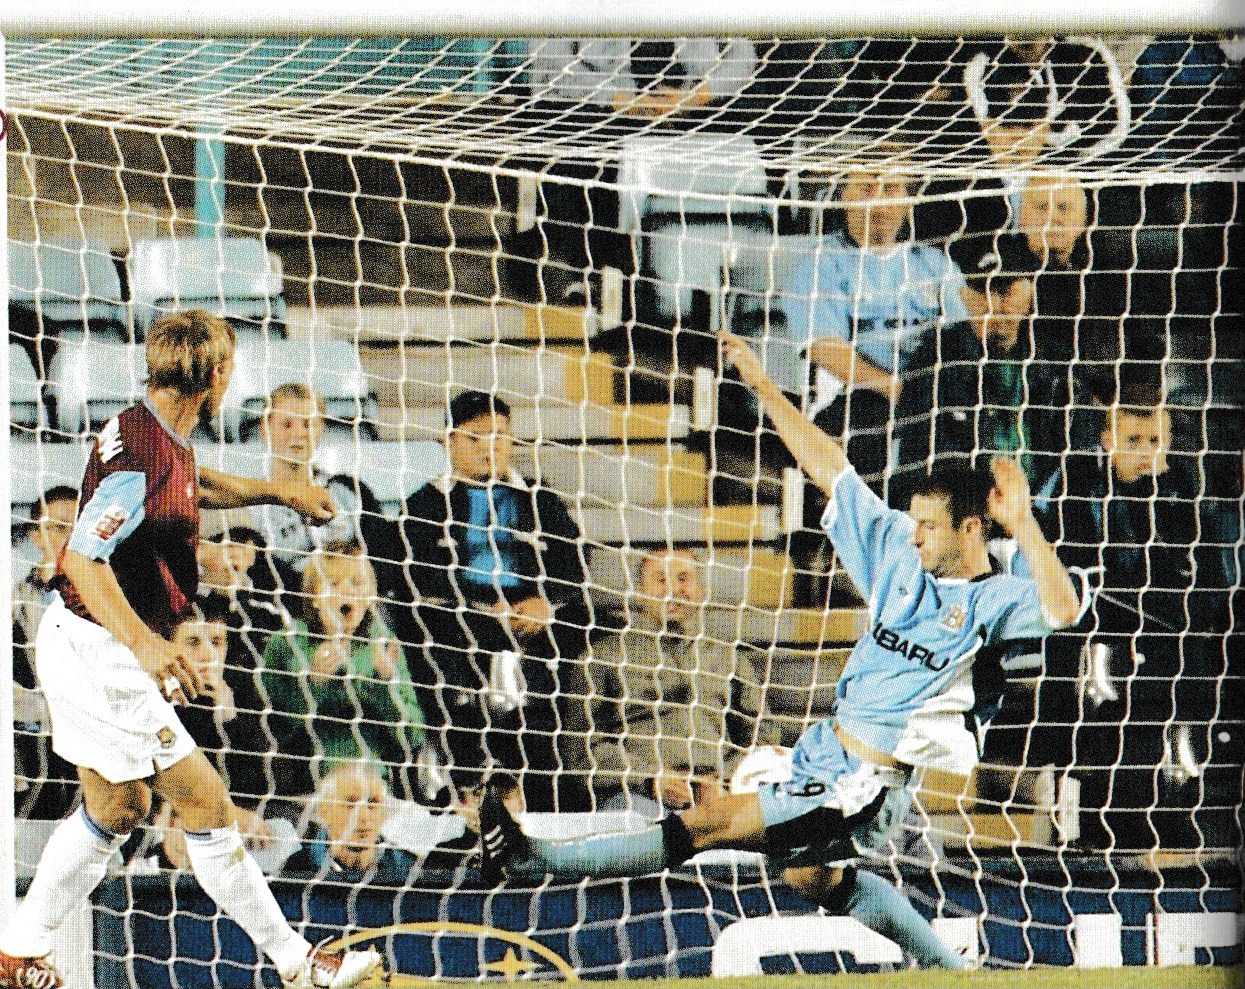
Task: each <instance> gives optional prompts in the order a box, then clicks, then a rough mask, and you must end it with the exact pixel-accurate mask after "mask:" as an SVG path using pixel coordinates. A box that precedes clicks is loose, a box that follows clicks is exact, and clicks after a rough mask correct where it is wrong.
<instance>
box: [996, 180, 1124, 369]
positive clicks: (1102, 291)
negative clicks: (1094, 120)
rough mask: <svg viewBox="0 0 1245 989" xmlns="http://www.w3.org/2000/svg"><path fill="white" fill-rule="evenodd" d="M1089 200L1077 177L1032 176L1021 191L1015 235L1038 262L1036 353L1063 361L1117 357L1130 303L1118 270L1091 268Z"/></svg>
mask: <svg viewBox="0 0 1245 989" xmlns="http://www.w3.org/2000/svg"><path fill="white" fill-rule="evenodd" d="M1093 205H1094V203H1093V200H1092V198H1091V197H1090V195H1089V192H1088V190H1087V189H1086V188H1085V187H1084V186H1083V185H1082V184H1081V183H1080V182H1079V181H1078V180H1077V179H1075V178H1051V177H1040V176H1039V177H1034V178H1031V179H1030V180H1029V181H1028V182H1027V183H1026V185H1025V188H1024V191H1023V192H1022V193H1021V196H1020V213H1019V215H1020V222H1019V232H1020V234H1021V235H1023V236H1024V238H1025V241H1026V242H1027V243H1028V245H1029V249H1030V250H1031V251H1032V252H1033V254H1034V255H1035V256H1036V257H1037V259H1038V264H1039V268H1038V272H1037V280H1036V283H1035V301H1034V309H1035V313H1036V321H1037V327H1038V329H1037V337H1038V342H1039V353H1038V358H1039V359H1040V360H1044V361H1048V362H1051V363H1053V364H1063V365H1067V364H1068V363H1070V362H1071V361H1073V360H1076V361H1082V362H1089V363H1100V362H1106V361H1114V360H1116V359H1117V358H1118V357H1119V356H1120V346H1119V343H1118V341H1117V339H1116V337H1117V336H1118V332H1119V317H1120V316H1121V315H1122V314H1123V313H1124V312H1125V311H1126V309H1127V308H1128V303H1127V300H1126V291H1127V283H1126V280H1125V274H1124V272H1122V271H1109V270H1102V266H1101V265H1100V266H1099V270H1094V269H1093V268H1091V265H1090V252H1089V232H1090V231H1091V230H1092V229H1093V227H1094V209H1093Z"/></svg>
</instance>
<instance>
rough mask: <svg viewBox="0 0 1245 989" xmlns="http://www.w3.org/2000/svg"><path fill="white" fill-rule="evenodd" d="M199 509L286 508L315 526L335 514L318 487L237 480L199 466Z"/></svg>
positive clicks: (255, 479)
mask: <svg viewBox="0 0 1245 989" xmlns="http://www.w3.org/2000/svg"><path fill="white" fill-rule="evenodd" d="M198 471H199V507H200V508H245V507H247V506H248V505H289V507H290V508H292V509H294V510H295V511H296V512H298V513H299V514H300V515H302V516H303V518H305V519H307V520H308V521H310V522H314V523H323V522H327V521H328V520H329V519H331V518H332V517H333V515H334V514H335V510H334V507H333V497H332V495H330V494H329V493H328V490H327V489H325V488H322V487H321V486H320V485H318V484H302V483H294V482H290V483H283V484H280V485H277V484H274V483H273V482H272V481H268V480H264V479H261V478H254V477H238V476H237V475H236V474H224V473H222V472H220V471H216V470H212V469H211V468H208V467H203V466H200V467H199V468H198Z"/></svg>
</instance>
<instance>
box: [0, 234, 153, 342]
mask: <svg viewBox="0 0 1245 989" xmlns="http://www.w3.org/2000/svg"><path fill="white" fill-rule="evenodd" d="M8 250H9V303H10V305H12V306H14V307H15V308H17V309H19V310H28V311H29V312H30V313H32V314H33V315H34V316H35V318H36V319H38V320H39V321H41V323H42V325H43V326H44V328H45V331H46V332H49V333H52V332H56V333H58V334H59V335H61V336H64V335H65V334H66V333H68V332H79V333H83V332H88V331H89V332H92V333H109V334H112V335H115V336H117V337H120V338H122V339H124V338H125V337H126V335H127V334H128V326H129V316H128V312H127V309H126V305H125V302H124V301H123V300H122V297H121V279H120V277H119V276H118V274H117V267H116V265H115V264H114V263H113V259H112V255H111V254H110V253H109V250H108V248H107V247H104V246H102V245H98V244H90V243H74V244H61V243H40V244H27V243H24V242H22V241H17V240H10V241H9V247H8Z"/></svg>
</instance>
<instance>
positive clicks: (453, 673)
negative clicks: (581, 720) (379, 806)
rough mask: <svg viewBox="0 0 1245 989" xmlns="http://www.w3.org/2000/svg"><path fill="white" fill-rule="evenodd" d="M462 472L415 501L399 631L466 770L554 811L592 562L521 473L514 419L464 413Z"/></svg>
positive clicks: (552, 499) (490, 400) (495, 404)
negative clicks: (571, 665) (566, 685)
mask: <svg viewBox="0 0 1245 989" xmlns="http://www.w3.org/2000/svg"><path fill="white" fill-rule="evenodd" d="M449 419H450V434H449V440H448V444H447V445H448V447H449V460H450V472H449V474H448V476H446V477H443V478H439V479H437V480H434V481H431V482H429V483H428V484H426V485H424V487H422V488H420V489H419V490H418V491H416V492H415V493H414V494H412V495H411V497H410V498H408V499H407V501H406V506H405V509H404V511H403V515H402V523H401V532H402V542H401V543H400V544H399V545H397V546H394V547H392V548H391V549H390V550H389V551H387V552H386V554H385V555H386V558H387V559H389V560H392V561H395V563H397V564H399V565H398V566H396V567H394V568H393V569H390V568H386V569H385V572H386V573H389V574H391V575H392V577H393V578H394V580H393V583H392V585H391V586H388V587H385V588H382V590H383V591H384V592H385V594H386V596H387V597H389V598H391V599H392V600H394V601H395V602H397V603H400V604H404V605H406V606H408V607H407V608H406V609H405V614H404V615H403V616H402V620H401V623H400V624H399V626H398V631H399V633H400V634H401V637H402V640H403V641H406V642H413V641H420V642H422V641H425V640H427V641H428V642H429V643H430V647H431V649H430V653H429V656H430V659H431V665H430V666H429V667H427V668H424V669H420V670H417V679H418V682H420V683H421V684H422V685H424V686H425V687H427V688H429V689H430V690H431V689H432V688H435V694H432V695H429V694H426V695H425V696H431V697H432V698H433V699H435V707H433V706H430V708H429V710H430V711H436V712H437V714H436V716H434V720H437V721H438V723H439V724H441V725H443V726H445V728H446V743H447V745H448V749H449V752H450V754H451V756H452V762H453V765H455V766H458V767H463V768H480V767H482V766H483V765H484V764H485V760H488V759H491V760H493V761H495V762H496V763H497V764H498V765H499V767H500V768H504V769H507V770H510V771H512V772H515V773H517V774H519V776H520V779H521V780H522V783H523V788H524V793H525V795H526V797H527V800H528V803H529V804H530V805H531V806H532V807H533V808H535V809H549V808H550V807H551V806H552V803H553V792H554V780H553V776H554V774H555V772H556V771H557V769H558V760H557V754H556V746H555V735H556V733H557V731H558V725H559V718H558V713H557V707H556V698H557V696H558V676H559V667H560V664H561V663H562V662H563V661H573V660H576V659H578V657H579V656H580V655H582V653H583V651H584V648H585V645H586V630H587V627H588V624H589V621H588V606H587V600H586V598H585V593H584V584H585V582H586V577H585V559H584V554H585V549H584V548H583V547H582V546H581V544H580V540H579V529H578V527H577V526H576V525H575V523H574V521H573V520H572V519H571V517H570V515H569V513H568V512H567V510H566V506H565V505H563V503H562V501H561V500H560V499H559V498H558V496H557V495H556V494H554V493H553V492H552V491H549V490H548V489H545V488H540V487H536V486H535V485H533V484H531V483H529V482H527V481H525V480H524V479H523V478H522V477H520V476H519V475H518V474H517V473H516V472H515V471H514V470H513V468H512V467H511V463H510V461H511V453H512V450H513V446H514V437H513V435H512V434H511V431H510V407H509V406H508V405H507V404H506V403H505V402H504V401H502V400H501V399H499V398H495V397H494V396H492V395H489V394H486V393H485V392H480V391H465V392H462V393H460V394H459V395H457V396H456V397H455V398H454V400H453V401H452V402H451V403H450V409H449Z"/></svg>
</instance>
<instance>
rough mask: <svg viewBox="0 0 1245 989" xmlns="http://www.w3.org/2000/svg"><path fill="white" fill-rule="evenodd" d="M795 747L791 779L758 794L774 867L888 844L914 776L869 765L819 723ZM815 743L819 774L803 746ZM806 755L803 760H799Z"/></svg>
mask: <svg viewBox="0 0 1245 989" xmlns="http://www.w3.org/2000/svg"><path fill="white" fill-rule="evenodd" d="M823 726H824V728H825V729H826V730H822V731H816V730H810V731H809V732H807V733H806V734H805V735H804V736H803V737H801V739H800V741H799V742H798V743H797V744H796V747H795V750H794V752H793V753H792V757H793V758H792V761H793V763H794V766H795V770H794V775H793V776H792V777H791V779H790V780H788V781H787V782H785V783H762V784H761V786H760V787H759V788H758V789H757V797H758V798H759V799H760V801H761V815H762V819H763V820H764V821H765V840H766V846H767V847H766V854H767V856H768V857H769V859H770V861H771V863H772V864H774V865H777V866H779V867H781V868H786V867H788V866H803V865H823V864H826V863H829V862H842V861H846V860H849V859H854V858H857V857H858V856H859V855H861V854H862V853H864V852H867V851H871V850H877V849H879V848H881V847H882V846H884V845H885V844H886V843H887V842H888V841H889V840H890V839H891V836H892V835H893V834H894V833H895V832H896V831H898V829H899V826H900V825H901V824H902V823H903V820H904V818H905V817H907V815H908V809H909V808H910V807H911V806H912V788H911V777H910V774H909V773H907V772H904V771H903V770H898V769H892V768H888V767H883V766H875V765H874V764H873V763H870V762H864V761H862V760H861V759H858V758H857V757H856V756H854V755H852V754H851V753H849V752H846V751H844V749H843V746H842V744H841V743H840V742H839V740H838V738H837V736H836V735H835V734H834V731H833V730H832V726H831V725H830V723H829V722H822V724H821V725H817V726H814V728H815V729H816V728H822V727H823ZM806 742H815V743H816V745H817V753H816V756H817V757H816V766H817V772H816V775H813V774H811V773H809V772H808V771H807V769H808V767H809V764H810V760H809V759H808V758H807V754H806V753H802V752H801V746H804V745H805V743H806ZM802 756H803V757H802Z"/></svg>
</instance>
